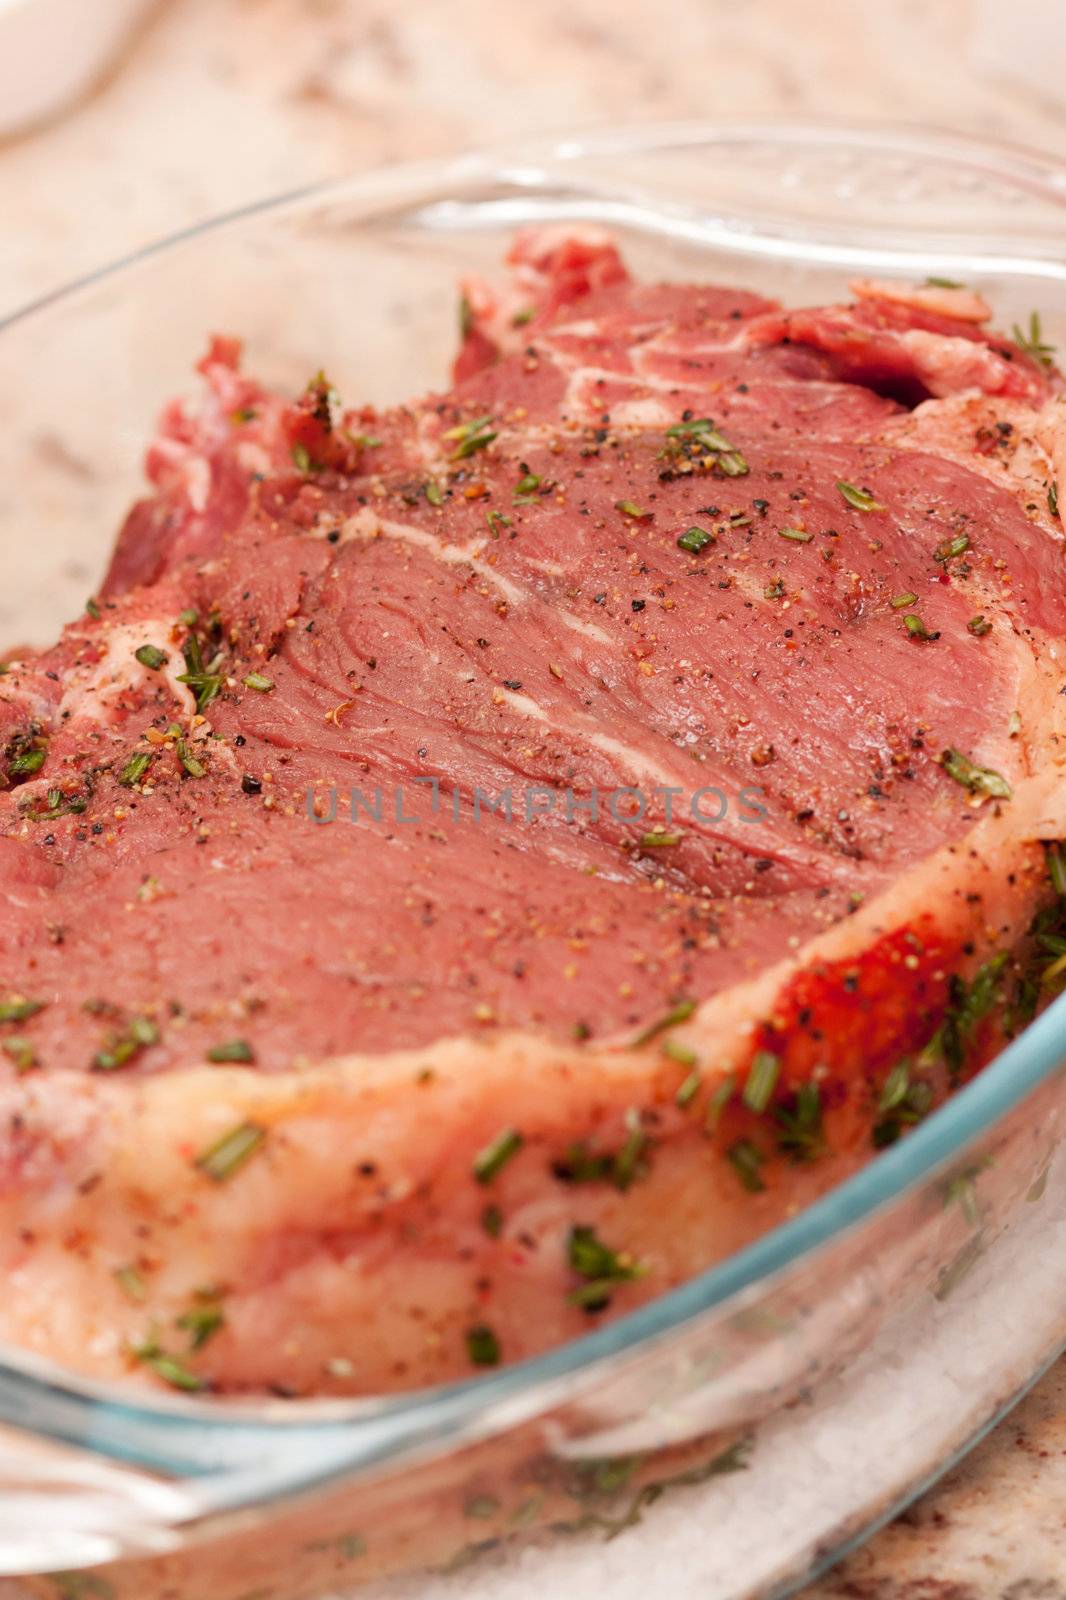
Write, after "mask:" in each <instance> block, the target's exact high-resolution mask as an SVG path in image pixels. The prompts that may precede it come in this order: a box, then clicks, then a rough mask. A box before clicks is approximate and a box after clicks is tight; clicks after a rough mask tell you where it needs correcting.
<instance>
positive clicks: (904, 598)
mask: <svg viewBox="0 0 1066 1600" xmlns="http://www.w3.org/2000/svg"><path fill="white" fill-rule="evenodd" d="M917 598H918V596H917V595H916V594H915V593H914V592H913V590H911V589H908V590H907V593H906V594H897V595H896V596H895V597H894V599H893V600H892V602H891V604H892V607H893V609H894V610H896V611H902V609H903V607H904V606H912V605H913V604H914V602H915V601H916V600H917Z"/></svg>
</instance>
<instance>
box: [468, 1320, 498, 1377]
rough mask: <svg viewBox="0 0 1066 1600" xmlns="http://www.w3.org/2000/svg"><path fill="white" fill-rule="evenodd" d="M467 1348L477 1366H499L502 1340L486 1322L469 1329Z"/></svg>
mask: <svg viewBox="0 0 1066 1600" xmlns="http://www.w3.org/2000/svg"><path fill="white" fill-rule="evenodd" d="M466 1348H467V1353H468V1354H469V1356H470V1360H471V1361H472V1362H473V1364H474V1366H475V1367H496V1366H499V1364H500V1341H499V1340H498V1339H497V1337H496V1335H495V1334H494V1333H493V1331H492V1329H491V1328H489V1327H486V1325H485V1324H484V1323H479V1324H478V1325H477V1327H475V1328H468V1329H467V1334H466Z"/></svg>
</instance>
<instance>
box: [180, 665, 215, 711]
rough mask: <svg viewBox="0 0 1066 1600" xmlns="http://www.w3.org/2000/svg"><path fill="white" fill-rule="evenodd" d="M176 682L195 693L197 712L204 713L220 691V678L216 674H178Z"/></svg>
mask: <svg viewBox="0 0 1066 1600" xmlns="http://www.w3.org/2000/svg"><path fill="white" fill-rule="evenodd" d="M178 682H179V683H184V684H185V685H186V686H187V687H188V688H190V689H192V690H194V691H195V694H196V709H197V711H206V709H207V707H208V706H209V705H210V704H211V702H212V700H214V699H216V698H217V696H218V695H219V693H220V692H221V689H222V678H221V676H220V675H219V674H218V673H217V672H180V673H179V674H178Z"/></svg>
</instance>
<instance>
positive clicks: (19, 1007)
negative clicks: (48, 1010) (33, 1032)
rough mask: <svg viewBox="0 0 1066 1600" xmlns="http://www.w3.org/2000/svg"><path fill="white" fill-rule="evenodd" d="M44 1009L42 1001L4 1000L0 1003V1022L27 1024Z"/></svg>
mask: <svg viewBox="0 0 1066 1600" xmlns="http://www.w3.org/2000/svg"><path fill="white" fill-rule="evenodd" d="M44 1007H45V1002H44V1001H43V1000H4V1001H2V1002H0V1022H28V1021H29V1019H30V1018H31V1017H35V1016H36V1015H37V1013H38V1011H43V1010H44Z"/></svg>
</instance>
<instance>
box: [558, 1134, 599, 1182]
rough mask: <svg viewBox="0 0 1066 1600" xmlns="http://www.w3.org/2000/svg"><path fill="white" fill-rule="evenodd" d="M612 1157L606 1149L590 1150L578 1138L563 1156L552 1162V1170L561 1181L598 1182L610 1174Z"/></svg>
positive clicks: (582, 1140)
mask: <svg viewBox="0 0 1066 1600" xmlns="http://www.w3.org/2000/svg"><path fill="white" fill-rule="evenodd" d="M613 1164H614V1157H613V1156H611V1155H610V1154H609V1153H607V1152H606V1151H602V1150H590V1149H589V1147H588V1145H587V1144H586V1143H585V1141H584V1139H579V1140H578V1141H577V1142H576V1143H575V1144H572V1145H571V1146H570V1147H569V1149H568V1150H567V1152H566V1154H565V1156H562V1157H560V1158H559V1159H558V1160H556V1161H553V1162H552V1172H553V1174H554V1176H555V1177H557V1178H558V1179H559V1181H560V1182H561V1183H600V1182H602V1181H603V1180H604V1179H605V1178H607V1177H608V1176H609V1175H610V1172H611V1168H612V1166H613Z"/></svg>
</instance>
